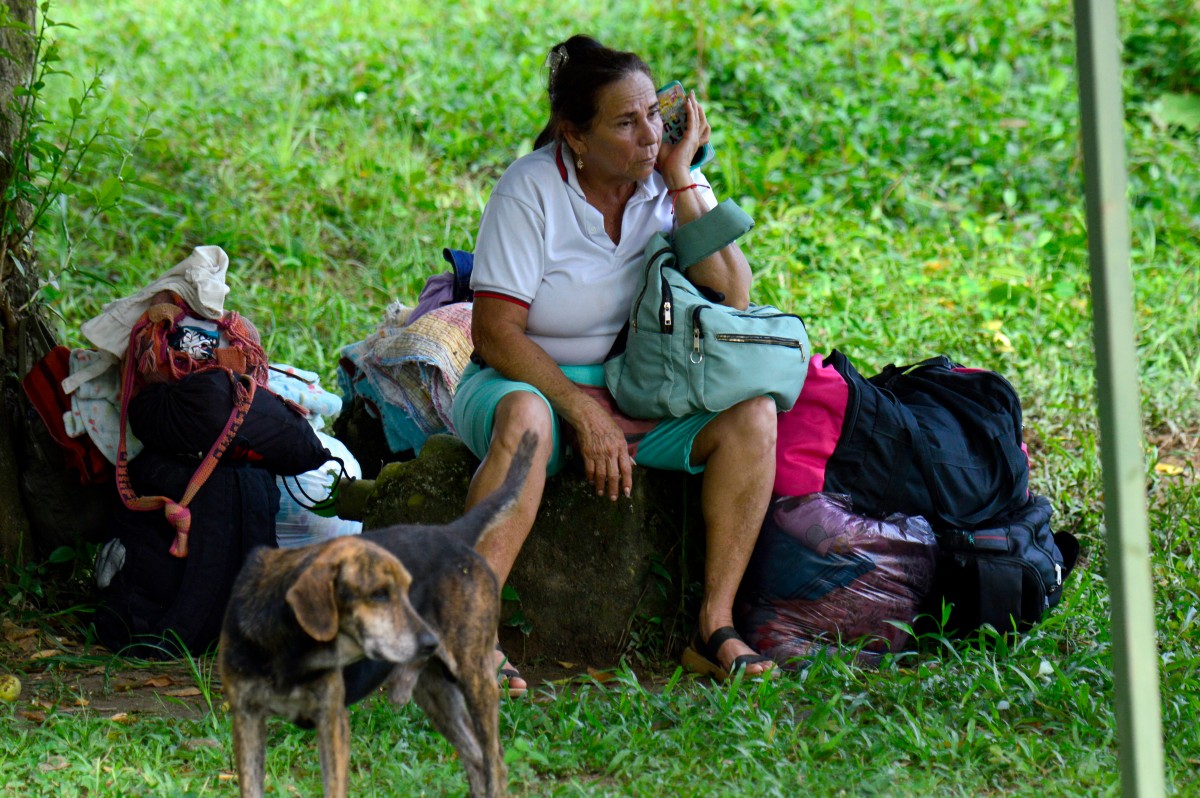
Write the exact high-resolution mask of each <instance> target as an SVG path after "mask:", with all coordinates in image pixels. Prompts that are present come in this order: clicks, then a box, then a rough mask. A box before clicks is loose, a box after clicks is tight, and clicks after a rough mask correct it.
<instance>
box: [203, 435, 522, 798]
mask: <svg viewBox="0 0 1200 798" xmlns="http://www.w3.org/2000/svg"><path fill="white" fill-rule="evenodd" d="M536 446H537V436H536V435H534V434H526V435H525V437H524V438H522V440H521V443H520V446H519V448H518V450H517V454H516V456H515V457H514V459H513V462H512V465H511V466H510V467H509V472H508V475H507V476H506V477H505V480H504V483H503V484H502V485H501V486H500V488H499V489H497V490H496V491H495V492H494V493H492V494H491V495H490V496H488V497H487V498H485V499H483V500H482V501H481V502H479V503H478V504H477V505H475V506H474V507H473V508H471V509H470V510H469V511H467V513H465V514H464V515H463V516H462V517H461V518H459V519H458V520H457V521H454V522H452V523H450V524H446V525H444V526H421V525H398V526H393V527H389V528H386V529H379V530H373V531H368V532H364V533H363V534H362V535H361V536H360V537H358V538H355V537H350V538H338V539H335V540H334V541H332V542H330V543H326V544H318V545H317V546H313V547H308V549H315V550H319V552H320V553H308V554H306V552H308V549H298V550H292V551H290V552H289V551H266V550H263V551H260V552H258V553H256V554H255V555H253V556H252V558H251V559H250V561H248V563H247V565H246V567H245V569H244V570H243V573H242V574H240V575H239V577H238V582H237V584H236V585H235V587H234V594H233V597H232V599H231V601H230V608H229V611H228V613H227V614H226V619H225V628H224V631H223V632H222V636H221V655H220V661H221V675H222V681H223V684H224V689H225V693H226V696H227V697H228V699H229V703H230V706H231V708H232V712H233V721H234V744H235V747H236V749H237V762H238V773H239V780H240V784H241V794H242V796H243V798H247V797H252V798H259V796H261V795H262V782H263V749H264V742H265V737H264V733H265V732H264V725H265V724H264V721H265V718H266V716H267V715H282V716H284V717H286V718H289V719H290V720H292V721H294V722H296V723H298V724H300V725H303V726H314V725H315V726H316V727H317V729H318V734H319V735H320V736H319V738H318V749H319V752H320V756H321V771H322V778H323V780H324V784H325V795H326V796H327V798H329V797H330V796H336V797H337V798H342V796H345V794H346V771H347V759H348V756H349V746H348V741H347V739H346V736H347V731H346V730H347V716H346V711H345V706H348V705H350V704H352V703H354V702H356V701H359V700H361V699H362V698H364V697H366V696H367V695H369V694H371V693H372V692H374V691H375V690H376V689H377V688H378V687H380V686H383V685H385V684H386V686H387V689H388V693H389V697H390V698H391V700H392V701H393V702H394V703H397V704H403V703H405V702H407V701H408V700H409V698H410V696H411V697H414V698H415V699H416V701H417V704H418V705H419V706H420V707H421V708H422V709H423V710H424V711H425V713H426V714H427V715H428V716H429V718H430V720H431V721H432V722H433V725H434V726H435V727H436V728H437V729H438V731H440V732H441V733H442V734H443V735H445V737H446V738H447V739H448V740H449V741H450V742H451V743H452V744H453V745H454V747H455V749H456V750H457V752H458V755H459V759H460V760H461V761H462V763H463V766H464V768H465V769H466V771H467V781H468V784H469V786H470V795H471V798H498V797H499V796H502V795H504V793H505V787H506V780H507V774H506V770H505V766H504V756H503V752H502V751H501V748H500V734H499V698H500V696H499V687H498V685H497V682H496V672H495V667H494V664H493V656H494V654H493V652H494V648H495V636H496V627H497V624H498V622H499V615H500V590H499V584H498V583H497V581H496V577H495V574H493V573H492V570H491V568H489V567H488V564H487V562H486V561H485V560H484V559H483V557H482V556H480V555H479V553H478V552H477V551H476V550H475V549H476V546H477V545H478V544H479V542H480V541H481V540H483V539H484V538H485V537H486V536H487V534H488V532H489V531H490V530H491V529H493V528H495V527H496V526H497V525H498V524H499V523H500V522H501V521H502V520H503V519H504V518H505V517H506V516H507V514H508V512H509V511H510V510H511V509H512V507H513V506H514V505H515V504H516V500H517V496H518V495H519V494H520V491H521V487H522V486H523V485H524V482H525V477H526V475H527V474H528V472H529V465H530V461H531V459H532V457H533V452H534V450H535V448H536ZM354 544H357V545H358V546H359V547H362V549H361V550H362V551H366V552H371V554H370V556H368V557H367V558H366V559H367V560H369V561H370V562H372V563H373V564H374V565H373V566H372V567H369V568H366V569H365V571H364V570H361V569H358V568H353V567H347V568H333V569H329V570H326V571H325V573H324V576H317V575H315V574H314V577H315V578H316V580H317V581H321V579H322V578H323V579H324V580H325V581H326V582H331V583H332V582H336V585H337V586H336V587H335V588H331V589H330V590H329V591H327V592H330V593H332V595H333V598H332V599H331V600H327V601H326V603H325V606H326V607H330V606H331V604H334V605H337V606H336V608H335V609H331V610H330V612H329V614H330V615H336V619H335V620H334V621H333V623H332V624H331V623H330V622H329V621H328V618H326V619H325V623H324V624H320V625H318V624H312V626H313V628H312V629H310V628H309V627H308V626H306V622H305V621H302V620H301V616H302V614H304V613H305V612H306V611H307V606H306V605H308V604H311V603H312V602H308V601H305V600H303V599H302V598H301V595H302V594H300V595H297V596H296V597H293V592H292V585H293V584H299V581H300V580H303V581H304V582H306V583H307V582H309V581H310V580H308V579H305V578H304V573H305V570H306V569H307V568H311V567H312V565H309V564H307V563H309V562H310V561H311V562H312V564H315V563H316V562H317V561H320V560H322V559H326V560H327V559H333V554H336V553H337V552H338V551H339V550H340V549H342V548H346V547H348V546H353V545H354ZM366 547H369V548H366ZM327 551H328V552H332V554H326V552H327ZM281 558H282V559H281ZM293 559H297V560H300V561H303V563H305V564H302V565H300V566H295V565H293V566H292V567H291V568H281V567H280V562H284V561H286V562H291V561H292V560H293ZM401 563H402V564H403V565H401ZM391 564H394V566H399V569H400V571H401V572H403V573H404V577H403V578H401V579H399V581H398V584H402V585H403V587H402V588H401V589H399V590H398V591H392V592H391V593H389V590H390V588H389V587H387V584H388V579H387V578H386V577H383V576H379V575H376V574H382V573H384V572H391V573H393V574H394V571H393V570H392V568H393V567H394V566H393V565H391ZM406 569H407V570H406ZM342 570H345V571H346V573H347V574H349V573H362V574H364V576H365V579H364V580H363V581H365V582H367V583H370V589H369V590H368V591H367V592H366V593H365V595H367V596H370V597H373V599H374V600H373V601H372V602H370V603H371V604H376V603H377V604H381V605H387V606H388V607H390V609H391V611H392V615H390V616H389V618H390V620H380V619H378V618H375V619H374V620H372V621H371V622H370V624H368V623H367V622H366V621H361V620H347V622H345V623H343V622H342V621H341V620H340V619H341V618H342V617H343V616H344V617H346V618H347V619H357V618H359V617H361V616H362V614H363V612H364V611H362V610H355V609H353V608H354V607H356V606H358V600H357V599H356V598H355V597H356V596H357V595H358V592H359V588H358V587H357V586H351V585H348V584H347V583H346V581H345V580H343V579H342V578H341V576H340V574H341V571H342ZM409 573H411V574H413V577H412V578H411V580H410V579H408V574H409ZM368 574H369V575H368ZM385 594H387V598H385ZM342 601H345V603H346V605H347V609H346V610H342V608H341V604H340V603H339V602H342ZM414 611H415V612H414ZM370 615H371V617H372V618H374V615H373V613H372V614H370ZM367 625H370V628H371V629H379V630H383V629H385V627H390V630H388V631H384V632H383V634H382V635H381V636H382V637H388V638H389V640H390V643H385V642H384V641H383V640H380V639H377V637H376V635H374V634H372V633H367V632H365V631H363V630H364V629H365V627H366V626H367Z"/></svg>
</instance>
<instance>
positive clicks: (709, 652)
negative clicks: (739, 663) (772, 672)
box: [696, 626, 749, 662]
mask: <svg viewBox="0 0 1200 798" xmlns="http://www.w3.org/2000/svg"><path fill="white" fill-rule="evenodd" d="M730 640H737V641H738V642H739V643H742V644H745V642H746V641H745V640H743V639H742V636H741V635H740V634H738V633H737V629H734V628H733V627H732V626H722V627H721V628H720V629H718V630H717V631H715V632H713V633H712V634H711V635H709V636H708V640H701V639H700V633H699V632H697V633H696V642H698V643H699V644H700V647H701V648H702V649H703V651H704V654H705V656H707V657H708V658H709V659H711V660H712V661H713V662H718V661H719V660H718V659H717V652H718V651H720V650H721V646H723V645H725V643H726V642H728V641H730ZM743 656H749V655H748V654H744V655H743Z"/></svg>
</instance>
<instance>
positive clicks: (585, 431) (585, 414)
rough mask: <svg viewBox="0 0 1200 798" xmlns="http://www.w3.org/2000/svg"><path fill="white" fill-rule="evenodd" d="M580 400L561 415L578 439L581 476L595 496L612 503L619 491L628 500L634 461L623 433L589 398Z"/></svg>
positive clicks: (585, 397) (603, 410) (610, 417)
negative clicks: (606, 497) (606, 498)
mask: <svg viewBox="0 0 1200 798" xmlns="http://www.w3.org/2000/svg"><path fill="white" fill-rule="evenodd" d="M581 399H582V401H580V402H578V403H576V404H575V406H574V407H572V408H571V410H570V411H568V412H567V413H564V415H565V416H566V418H567V421H568V422H570V424H571V426H572V427H574V428H575V434H576V435H577V436H578V438H579V454H580V455H581V456H582V457H583V473H584V477H585V478H586V479H587V481H588V482H591V483H592V485H594V486H595V488H596V495H597V496H605V495H607V496H608V498H609V499H610V500H611V501H614V502H615V501H616V500H617V495H618V491H620V492H621V494H623V495H624V496H625V498H629V495H630V493H632V491H633V459H632V458H630V456H629V446H628V444H626V442H625V433H623V432H622V431H621V428H620V427H618V426H617V423H616V422H615V421H613V418H612V416H610V415H609V414H608V412H607V411H606V410H605V409H604V408H602V407H601V406H600V405H598V404H596V402H594V401H593V400H592V399H591V398H590V397H587V396H583V397H581Z"/></svg>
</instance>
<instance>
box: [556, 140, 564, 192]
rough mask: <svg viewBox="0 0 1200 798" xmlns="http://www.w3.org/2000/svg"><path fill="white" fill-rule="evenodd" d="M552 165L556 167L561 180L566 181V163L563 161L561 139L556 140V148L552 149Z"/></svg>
mask: <svg viewBox="0 0 1200 798" xmlns="http://www.w3.org/2000/svg"><path fill="white" fill-rule="evenodd" d="M554 165H555V166H557V167H558V174H559V177H561V178H562V181H563V182H564V183H565V182H567V165H566V164H565V163H563V157H562V142H561V141H560V142H558V148H557V149H556V150H555V151H554Z"/></svg>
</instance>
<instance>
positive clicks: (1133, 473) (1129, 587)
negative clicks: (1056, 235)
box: [1075, 0, 1164, 798]
mask: <svg viewBox="0 0 1200 798" xmlns="http://www.w3.org/2000/svg"><path fill="white" fill-rule="evenodd" d="M1075 45H1076V54H1077V62H1078V69H1079V108H1080V115H1081V121H1082V127H1083V156H1084V173H1085V175H1086V196H1087V230H1088V255H1089V259H1090V262H1091V275H1092V307H1093V311H1092V312H1093V321H1094V330H1093V336H1094V341H1095V347H1096V385H1097V389H1098V392H1099V398H1100V441H1101V449H1100V461H1101V465H1102V466H1103V470H1104V520H1105V524H1106V526H1107V527H1108V536H1107V545H1108V583H1109V587H1110V589H1111V591H1112V639H1113V658H1114V663H1113V674H1114V677H1115V681H1116V684H1115V687H1116V714H1117V732H1118V740H1119V745H1120V763H1121V793H1122V795H1123V796H1125V797H1126V798H1151V797H1152V796H1153V797H1155V798H1157V796H1161V795H1163V794H1164V783H1163V748H1162V707H1161V698H1160V695H1159V679H1158V647H1157V645H1156V643H1155V635H1154V630H1155V625H1154V591H1153V586H1152V583H1151V578H1150V547H1149V524H1148V522H1147V516H1146V475H1145V465H1144V458H1143V452H1142V422H1141V419H1142V415H1141V400H1140V395H1139V390H1138V379H1137V374H1138V370H1137V350H1136V346H1135V339H1136V336H1137V328H1136V327H1135V324H1134V315H1133V281H1132V278H1131V276H1130V271H1129V209H1128V207H1127V205H1126V199H1125V188H1126V186H1125V140H1124V120H1125V114H1124V109H1123V107H1122V103H1121V55H1120V52H1121V51H1120V40H1119V38H1118V35H1117V11H1116V6H1115V2H1114V0H1075Z"/></svg>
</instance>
